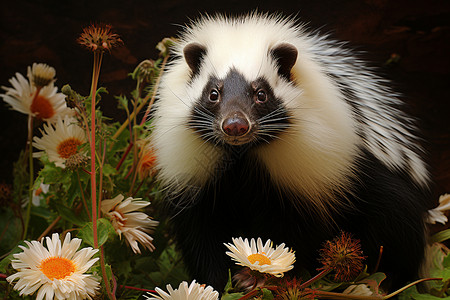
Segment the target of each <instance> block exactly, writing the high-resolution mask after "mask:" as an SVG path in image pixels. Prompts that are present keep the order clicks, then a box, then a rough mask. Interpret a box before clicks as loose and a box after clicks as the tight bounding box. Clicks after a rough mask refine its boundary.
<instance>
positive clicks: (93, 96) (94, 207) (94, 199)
mask: <svg viewBox="0 0 450 300" xmlns="http://www.w3.org/2000/svg"><path fill="white" fill-rule="evenodd" d="M102 56H103V54H102V53H101V52H94V66H93V71H92V86H91V132H90V133H91V138H90V148H91V149H90V150H91V172H90V175H91V202H92V228H93V236H94V237H93V239H94V248H96V249H97V248H98V236H97V184H96V175H97V174H96V172H95V104H96V103H95V102H96V94H97V84H98V77H99V75H100V66H101V63H102Z"/></svg>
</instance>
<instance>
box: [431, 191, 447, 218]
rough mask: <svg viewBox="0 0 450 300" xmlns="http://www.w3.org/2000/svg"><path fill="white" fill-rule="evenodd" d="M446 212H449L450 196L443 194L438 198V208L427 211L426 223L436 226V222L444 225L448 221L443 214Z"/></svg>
mask: <svg viewBox="0 0 450 300" xmlns="http://www.w3.org/2000/svg"><path fill="white" fill-rule="evenodd" d="M447 210H450V194H444V195H441V196H440V197H439V205H438V207H436V208H433V209H430V210H429V211H428V219H427V222H428V223H430V224H436V222H438V223H441V224H444V225H445V223H447V221H448V219H447V216H446V215H445V214H444V212H445V211H447Z"/></svg>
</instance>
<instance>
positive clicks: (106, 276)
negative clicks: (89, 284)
mask: <svg viewBox="0 0 450 300" xmlns="http://www.w3.org/2000/svg"><path fill="white" fill-rule="evenodd" d="M100 265H101V267H102V276H103V281H104V282H105V289H106V292H107V293H108V297H109V299H113V300H115V299H116V296H115V295H114V294H112V293H111V291H110V290H109V281H108V275H107V274H106V266H105V254H104V253H103V246H101V247H100Z"/></svg>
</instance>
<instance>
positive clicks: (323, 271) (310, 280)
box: [299, 268, 333, 289]
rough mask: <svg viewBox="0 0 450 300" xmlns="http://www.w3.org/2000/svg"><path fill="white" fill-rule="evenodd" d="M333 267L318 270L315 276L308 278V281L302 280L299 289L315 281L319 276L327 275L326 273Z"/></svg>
mask: <svg viewBox="0 0 450 300" xmlns="http://www.w3.org/2000/svg"><path fill="white" fill-rule="evenodd" d="M332 270H333V269H332V268H328V269H325V270H322V272H320V273H319V274H317V275H316V276H314V277H312V278H310V279H309V280H308V281H305V282H303V283H302V284H301V285H300V286H299V289H304V288H306V287H308V286H310V285H311V284H312V283H314V282H315V281H317V280H319V279H320V278H322V277H324V276H325V275H327V274H328V273H330V272H331V271H332Z"/></svg>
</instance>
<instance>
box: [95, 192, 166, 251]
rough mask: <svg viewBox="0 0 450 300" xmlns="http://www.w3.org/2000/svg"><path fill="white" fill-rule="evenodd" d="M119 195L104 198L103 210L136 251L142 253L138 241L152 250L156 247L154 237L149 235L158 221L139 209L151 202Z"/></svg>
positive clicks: (117, 230) (120, 234)
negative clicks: (107, 198)
mask: <svg viewBox="0 0 450 300" xmlns="http://www.w3.org/2000/svg"><path fill="white" fill-rule="evenodd" d="M123 199H124V196H122V195H118V196H117V197H115V198H114V199H109V200H103V201H102V204H101V210H102V212H103V214H105V215H106V216H107V217H108V218H109V219H110V220H111V223H112V225H113V226H114V229H115V230H116V232H117V233H118V234H119V236H120V237H122V233H123V235H124V236H125V239H126V241H127V242H128V244H130V247H131V249H132V250H133V252H134V253H139V254H140V253H141V250H140V249H139V245H138V242H139V243H141V245H142V246H144V248H147V249H148V250H150V251H153V250H154V249H155V246H153V244H152V241H153V238H152V237H151V236H149V235H148V233H152V232H153V229H154V228H155V227H156V226H157V225H158V223H159V222H158V221H154V220H152V219H151V218H150V217H149V216H148V215H147V214H145V213H143V212H139V211H137V210H138V209H141V208H144V207H146V206H148V205H149V204H150V202H148V201H143V200H140V199H133V198H131V197H128V198H127V199H125V200H123Z"/></svg>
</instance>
